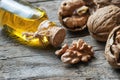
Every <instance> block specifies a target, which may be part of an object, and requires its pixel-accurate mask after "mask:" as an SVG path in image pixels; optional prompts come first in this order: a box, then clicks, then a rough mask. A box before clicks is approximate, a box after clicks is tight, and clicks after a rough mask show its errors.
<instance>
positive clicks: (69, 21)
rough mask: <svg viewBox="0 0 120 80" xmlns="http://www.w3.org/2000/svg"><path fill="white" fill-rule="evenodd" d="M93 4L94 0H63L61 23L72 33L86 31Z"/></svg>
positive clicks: (59, 13)
mask: <svg viewBox="0 0 120 80" xmlns="http://www.w3.org/2000/svg"><path fill="white" fill-rule="evenodd" d="M93 4H94V3H93V1H92V0H63V1H62V3H61V5H60V7H59V10H58V17H59V21H60V23H61V24H62V25H63V26H64V27H65V28H66V29H67V30H70V31H81V30H83V29H85V28H86V23H87V20H88V17H89V16H90V12H91V13H92V11H94V9H93V10H92V8H93V6H94V5H95V4H94V5H93Z"/></svg>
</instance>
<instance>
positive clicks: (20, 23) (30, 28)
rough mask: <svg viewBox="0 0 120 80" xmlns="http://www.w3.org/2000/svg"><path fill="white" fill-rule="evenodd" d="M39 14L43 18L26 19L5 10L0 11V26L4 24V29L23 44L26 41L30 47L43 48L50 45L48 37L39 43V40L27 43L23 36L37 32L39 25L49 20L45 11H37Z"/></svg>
mask: <svg viewBox="0 0 120 80" xmlns="http://www.w3.org/2000/svg"><path fill="white" fill-rule="evenodd" d="M37 12H39V13H40V14H41V16H39V17H37V18H24V17H21V16H19V15H17V14H13V13H11V12H9V11H6V10H4V9H0V24H2V26H3V28H6V30H7V31H8V32H9V33H10V34H11V35H16V36H18V37H19V38H20V40H21V41H22V42H23V43H24V41H25V42H27V45H30V46H43V44H48V40H47V37H43V38H42V39H41V41H39V39H38V38H36V39H32V40H30V41H27V40H26V38H25V37H24V36H22V33H23V32H35V31H37V28H38V26H39V24H40V23H41V22H42V21H44V20H47V19H48V17H47V15H46V13H45V11H41V10H40V9H37Z"/></svg>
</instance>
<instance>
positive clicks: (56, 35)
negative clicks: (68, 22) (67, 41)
mask: <svg viewBox="0 0 120 80" xmlns="http://www.w3.org/2000/svg"><path fill="white" fill-rule="evenodd" d="M37 33H40V34H39V35H43V36H47V37H48V41H49V42H50V44H51V45H53V46H55V47H56V46H59V45H60V44H61V43H62V42H63V41H64V38H65V35H66V32H65V29H64V28H61V27H57V26H56V24H55V23H53V22H51V21H49V20H45V21H43V22H42V23H41V24H40V25H39V27H38V31H37Z"/></svg>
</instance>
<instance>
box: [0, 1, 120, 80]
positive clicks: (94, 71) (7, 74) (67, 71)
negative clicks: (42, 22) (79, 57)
mask: <svg viewBox="0 0 120 80" xmlns="http://www.w3.org/2000/svg"><path fill="white" fill-rule="evenodd" d="M60 2H61V1H49V2H39V3H33V5H36V6H39V5H41V7H43V8H44V9H46V12H47V14H48V16H49V18H50V20H52V21H54V22H56V23H57V24H58V25H59V26H62V25H61V24H60V23H59V21H58V18H57V10H58V7H59V5H60ZM48 7H49V8H48ZM79 38H81V39H84V40H85V41H86V42H87V43H88V44H90V45H92V46H93V49H94V52H95V57H94V58H93V59H92V60H91V61H90V62H89V63H79V64H76V65H66V64H64V63H62V62H61V61H60V58H58V57H57V56H56V55H55V54H54V52H55V50H57V49H59V48H47V49H40V48H33V47H28V46H25V45H21V44H19V43H17V42H16V41H15V40H14V39H11V38H10V37H8V36H6V35H5V34H4V33H3V32H2V31H0V80H21V79H22V80H119V79H120V76H119V74H120V70H115V69H112V68H111V67H110V65H109V64H108V63H107V61H106V60H105V57H104V47H105V43H101V42H97V41H96V40H94V39H93V38H92V37H91V36H90V35H89V33H88V31H87V30H84V31H82V32H75V33H73V32H67V36H66V39H65V41H64V43H68V44H70V43H71V42H72V41H73V40H78V39H79ZM64 43H63V44H64Z"/></svg>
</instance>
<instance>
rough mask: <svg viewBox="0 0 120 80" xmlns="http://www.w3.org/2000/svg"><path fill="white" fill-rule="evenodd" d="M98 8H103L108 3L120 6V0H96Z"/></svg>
mask: <svg viewBox="0 0 120 80" xmlns="http://www.w3.org/2000/svg"><path fill="white" fill-rule="evenodd" d="M94 2H95V4H96V5H97V8H102V7H105V6H108V5H116V6H118V7H120V0H94Z"/></svg>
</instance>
